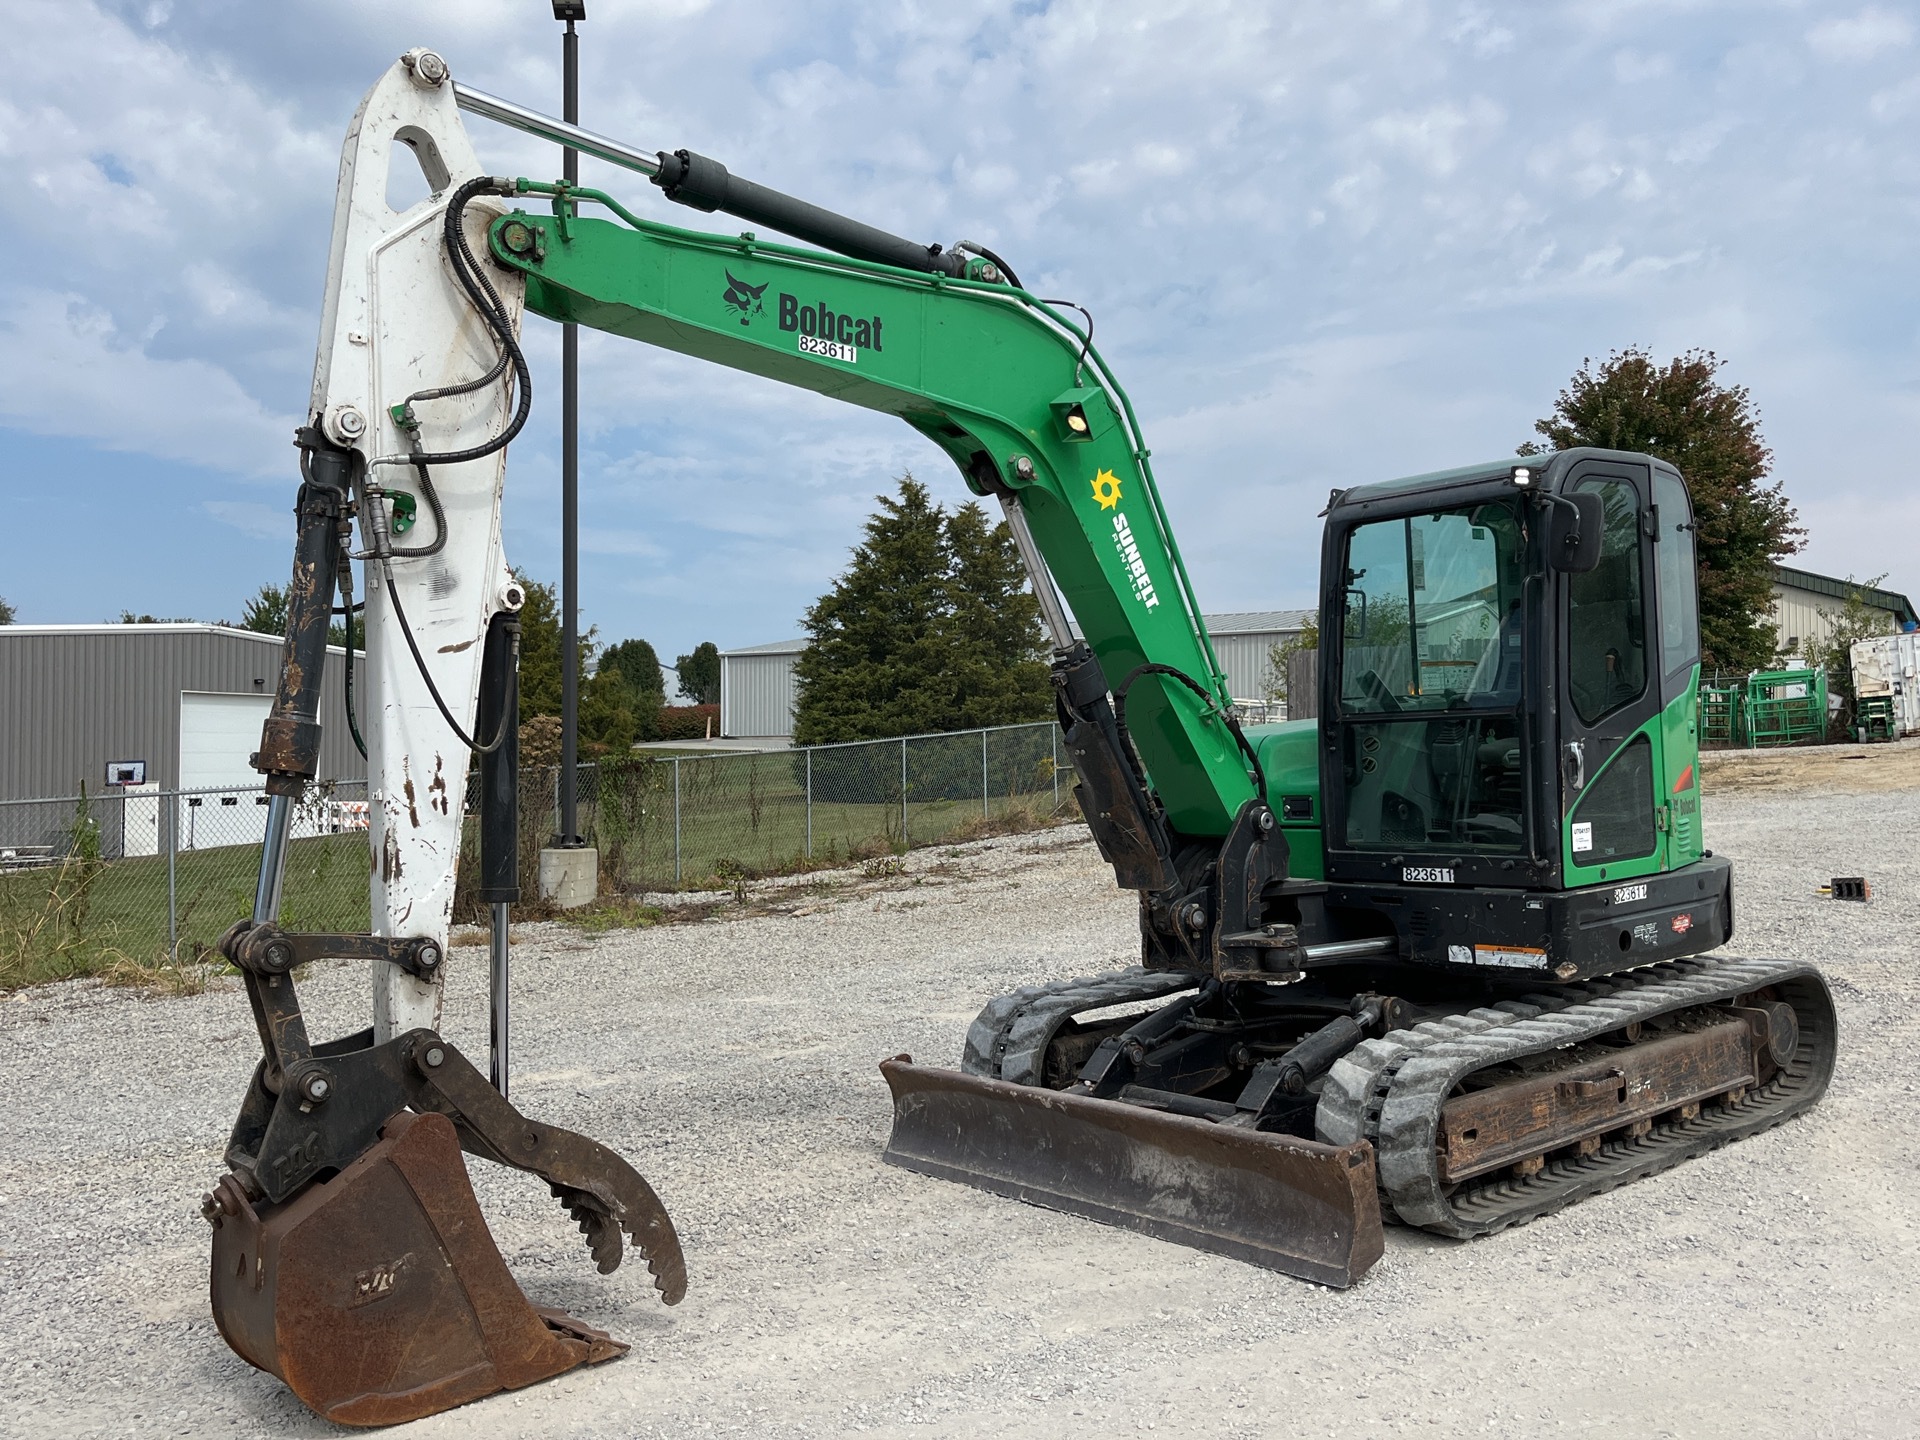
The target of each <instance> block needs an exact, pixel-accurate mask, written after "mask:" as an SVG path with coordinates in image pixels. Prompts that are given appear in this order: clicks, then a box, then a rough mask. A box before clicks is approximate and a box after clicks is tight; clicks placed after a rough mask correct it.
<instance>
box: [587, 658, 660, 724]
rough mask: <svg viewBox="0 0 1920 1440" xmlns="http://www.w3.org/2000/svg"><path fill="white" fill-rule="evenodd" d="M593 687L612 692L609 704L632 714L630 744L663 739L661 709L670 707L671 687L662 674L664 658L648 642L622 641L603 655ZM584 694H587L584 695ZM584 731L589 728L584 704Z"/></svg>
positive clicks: (608, 696) (608, 697) (630, 716)
mask: <svg viewBox="0 0 1920 1440" xmlns="http://www.w3.org/2000/svg"><path fill="white" fill-rule="evenodd" d="M593 683H594V684H595V685H596V686H600V687H602V688H606V689H607V690H608V694H607V697H606V698H607V700H608V702H610V703H612V704H613V705H614V707H615V708H618V709H625V710H626V711H628V712H629V715H628V718H629V721H630V724H629V725H628V726H627V729H629V730H630V731H631V733H630V734H628V735H627V737H626V738H627V742H628V743H631V742H632V741H633V740H635V739H641V740H654V739H658V738H659V735H660V707H661V706H662V705H664V704H666V703H667V685H666V681H665V680H664V679H663V678H662V677H661V674H660V657H659V656H658V655H657V654H655V653H654V648H653V646H651V645H649V644H648V643H647V642H646V641H645V640H622V641H621V642H620V643H619V644H618V645H609V646H608V647H607V648H606V649H604V650H602V651H601V652H600V660H599V663H598V664H597V665H596V666H595V668H594V676H593ZM583 693H584V692H583ZM582 703H583V709H582V716H583V718H582V720H581V722H580V723H581V728H582V729H585V728H586V720H585V718H584V715H585V709H584V701H583V702H582Z"/></svg>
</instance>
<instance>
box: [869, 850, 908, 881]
mask: <svg viewBox="0 0 1920 1440" xmlns="http://www.w3.org/2000/svg"><path fill="white" fill-rule="evenodd" d="M906 873H907V862H906V861H905V860H904V859H902V858H901V857H900V856H898V855H875V856H874V857H873V858H872V859H870V860H862V861H861V862H860V874H861V875H862V876H863V877H864V878H866V879H868V880H885V879H888V878H890V877H891V876H894V875H904V874H906Z"/></svg>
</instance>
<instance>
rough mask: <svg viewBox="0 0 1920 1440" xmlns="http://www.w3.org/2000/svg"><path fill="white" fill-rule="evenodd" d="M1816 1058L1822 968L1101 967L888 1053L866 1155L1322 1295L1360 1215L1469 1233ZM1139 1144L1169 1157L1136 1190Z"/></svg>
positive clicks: (1818, 1072) (1359, 1270)
mask: <svg viewBox="0 0 1920 1440" xmlns="http://www.w3.org/2000/svg"><path fill="white" fill-rule="evenodd" d="M1834 1048H1835V1022H1834V1012H1833V1004H1832V999H1831V997H1830V995H1829V993H1828V991H1827V988H1826V985H1825V983H1824V982H1823V981H1822V980H1821V978H1820V976H1819V974H1818V972H1816V971H1815V970H1814V969H1813V968H1812V967H1810V966H1807V965H1803V964H1798V963H1789V962H1782V961H1768V960H1743V959H1732V958H1712V959H1700V958H1694V959H1687V960H1681V961H1675V962H1669V963H1663V964H1656V965H1652V966H1648V967H1645V968H1643V969H1639V970H1635V971H1631V972H1628V973H1625V974H1621V975H1616V976H1613V977H1610V978H1607V979H1602V980H1596V981H1590V982H1587V983H1584V984H1577V985H1570V986H1559V987H1552V988H1543V987H1540V986H1539V985H1538V984H1537V982H1536V983H1535V984H1534V985H1531V986H1529V985H1528V984H1527V983H1526V982H1524V981H1507V982H1505V983H1502V982H1501V981H1500V980H1497V979H1494V978H1491V977H1488V978H1481V977H1469V978H1468V979H1465V980H1463V979H1461V978H1460V977H1459V976H1457V975H1454V974H1448V973H1446V972H1435V971H1432V970H1426V969H1423V968H1421V967H1413V966H1393V965H1378V964H1376V965H1364V966H1352V967H1344V968H1342V967H1336V968H1330V969H1322V970H1315V971H1312V972H1309V974H1308V975H1307V976H1306V977H1305V978H1303V979H1302V980H1300V981H1298V982H1297V983H1293V984H1272V983H1261V982H1222V981H1220V980H1218V979H1213V978H1203V977H1201V976H1197V975H1194V974H1191V973H1181V972H1164V971H1160V972H1156V971H1147V970H1123V971H1116V972H1113V973H1111V974H1108V975H1102V976H1098V977H1094V978H1091V979H1083V980H1070V981H1063V982H1060V983H1057V984H1053V985H1044V986H1029V987H1026V988H1024V989H1022V990H1020V991H1018V992H1016V993H1015V994H1012V995H1008V996H1003V997H1001V998H999V999H997V1000H995V1001H993V1002H992V1003H990V1004H989V1005H988V1006H987V1007H986V1008H985V1009H984V1010H983V1011H982V1012H981V1014H980V1017H979V1019H977V1020H976V1021H975V1022H974V1025H973V1027H972V1029H971V1030H970V1031H969V1033H968V1036H967V1042H966V1053H965V1057H964V1060H963V1066H964V1074H963V1075H954V1074H953V1073H952V1072H946V1071H936V1070H929V1069H921V1068H918V1067H914V1066H911V1065H910V1064H907V1063H905V1062H904V1060H901V1061H890V1062H888V1064H887V1065H886V1066H885V1067H883V1069H885V1070H886V1072H887V1074H888V1079H889V1082H890V1083H891V1084H892V1085H893V1087H894V1091H895V1099H896V1123H895V1128H894V1137H893V1141H892V1143H891V1144H890V1146H889V1148H888V1158H889V1159H890V1160H892V1161H893V1162H894V1163H896V1164H901V1165H905V1166H907V1167H908V1168H911V1169H915V1170H920V1171H923V1172H925V1173H931V1174H937V1175H942V1176H944V1177H946V1178H951V1179H960V1180H965V1181H967V1182H968V1183H971V1184H974V1185H978V1186H981V1187H983V1188H986V1189H990V1190H995V1191H998V1192H999V1193H1003V1194H1012V1195H1017V1196H1018V1197H1019V1198H1022V1199H1026V1200H1031V1201H1035V1202H1036V1203H1040V1204H1046V1205H1052V1206H1054V1207H1055V1208H1060V1209H1065V1210H1071V1211H1074V1212H1075V1213H1080V1214H1085V1215H1090V1216H1092V1217H1093V1218H1096V1219H1101V1220H1106V1221H1108V1222H1109V1223H1115V1224H1121V1225H1125V1226H1128V1227H1130V1228H1134V1229H1139V1230H1142V1231H1145V1232H1146V1233H1150V1234H1156V1235H1161V1236H1163V1237H1166V1238H1174V1239H1179V1240H1182V1241H1184V1242H1185V1243H1188V1244H1192V1245H1196V1246H1198V1247H1199V1248H1203V1249H1210V1250H1215V1251H1218V1252H1221V1253H1226V1254H1232V1255H1236V1256H1239V1257H1240V1258H1243V1259H1249V1260H1253V1261H1254V1262H1255V1263H1259V1264H1264V1265H1267V1266H1269V1267H1270V1268H1274V1269H1279V1270H1283V1271H1285V1272H1287V1273H1290V1274H1296V1275H1301V1276H1303V1277H1305V1278H1308V1279H1313V1280H1317V1281H1320V1282H1322V1283H1331V1284H1347V1283H1351V1282H1352V1281H1353V1280H1355V1279H1358V1278H1359V1276H1360V1275H1361V1274H1364V1273H1365V1270H1366V1268H1367V1267H1368V1266H1370V1265H1371V1264H1372V1263H1373V1261H1374V1260H1375V1259H1377V1258H1378V1255H1379V1253H1380V1246H1379V1240H1378V1226H1379V1223H1380V1221H1381V1220H1382V1219H1397V1220H1399V1221H1401V1222H1403V1223H1406V1224H1410V1225H1417V1226H1419V1227H1421V1228H1423V1229H1427V1230H1431V1231H1434V1232H1436V1233H1439V1234H1444V1235H1449V1236H1454V1237H1459V1238H1467V1237H1471V1236H1476V1235H1484V1234H1489V1233H1491V1232H1493V1231H1496V1230H1500V1229H1503V1228H1505V1227H1506V1226H1509V1225H1513V1224H1518V1223H1522V1222H1524V1221H1527V1220H1531V1219H1533V1218H1535V1217H1537V1216H1540V1215H1544V1214H1548V1213H1551V1212H1552V1211H1555V1210H1558V1209H1560V1208H1562V1207H1563V1206H1566V1205H1568V1204H1572V1203H1574V1202H1576V1201H1578V1200H1581V1199H1584V1198H1586V1197H1587V1196H1589V1195H1593V1194H1597V1193H1599V1192H1601V1191H1604V1190H1608V1189H1612V1188H1614V1187H1615V1186H1618V1185H1621V1184H1624V1183H1626V1182H1628V1181H1631V1180H1636V1179H1640V1178H1642V1177H1644V1176H1646V1175H1650V1174H1653V1173H1655V1172H1657V1171H1660V1170H1664V1169H1666V1168H1668V1167H1670V1166H1672V1165H1675V1164H1677V1163H1679V1162H1680V1161H1682V1160H1686V1159H1689V1158H1691V1157H1693V1156H1695V1155H1699V1154H1702V1153H1704V1152H1706V1151H1708V1150H1711V1149H1714V1148H1716V1147H1718V1146H1720V1145H1723V1144H1725V1143H1727V1142H1728V1141H1731V1140H1735V1139H1739V1138H1741V1137H1743V1136H1746V1135H1750V1134H1753V1133H1755V1132H1757V1131H1760V1130H1764V1129H1767V1128H1769V1127H1771V1126H1773V1125H1777V1124H1779V1123H1780V1122H1781V1121H1782V1120H1785V1119H1787V1118H1788V1117H1790V1116H1792V1115H1794V1114H1796V1113H1798V1112H1799V1111H1800V1110H1803V1109H1805V1108H1807V1107H1808V1106H1810V1105H1812V1104H1814V1103H1815V1102H1816V1101H1817V1100H1818V1099H1819V1098H1820V1096H1821V1095H1822V1094H1823V1093H1824V1091H1825V1089H1826V1086H1827V1082H1828V1079H1829V1077H1830V1076H1831V1073H1832V1069H1833V1059H1834ZM1023 1091H1024V1092H1026V1094H1025V1095H1022V1094H1021V1093H1020V1092H1023ZM1042 1096H1053V1097H1057V1098H1054V1099H1053V1100H1051V1101H1048V1100H1046V1099H1042V1098H1041V1097H1042ZM1209 1129H1210V1130H1211V1131H1213V1132H1214V1136H1215V1139H1214V1142H1213V1144H1212V1147H1211V1149H1210V1150H1208V1151H1207V1152H1206V1153H1205V1154H1204V1155H1203V1154H1201V1151H1200V1150H1199V1149H1197V1148H1196V1147H1198V1146H1202V1144H1203V1142H1202V1141H1201V1140H1200V1138H1199V1137H1200V1136H1201V1135H1202V1134H1203V1133H1204V1132H1206V1131H1207V1130H1209ZM982 1136H987V1137H989V1138H985V1139H983V1138H982ZM1166 1154H1172V1155H1175V1156H1185V1157H1188V1158H1189V1159H1191V1160H1192V1162H1193V1163H1192V1164H1190V1165H1188V1166H1187V1167H1186V1168H1185V1169H1184V1170H1183V1171H1181V1173H1179V1174H1178V1175H1174V1174H1173V1173H1172V1170H1169V1173H1168V1174H1167V1175H1160V1176H1156V1177H1154V1179H1153V1181H1152V1183H1147V1184H1143V1183H1142V1170H1141V1167H1142V1166H1143V1165H1145V1164H1147V1160H1148V1157H1149V1156H1152V1157H1153V1163H1154V1164H1163V1163H1164V1162H1163V1160H1162V1158H1161V1157H1162V1156H1164V1155H1166ZM1129 1167H1131V1168H1129ZM1173 1168H1175V1169H1177V1168H1178V1167H1177V1166H1176V1167H1173ZM1363 1174H1364V1176H1365V1178H1366V1179H1367V1180H1368V1181H1369V1182H1371V1184H1374V1185H1377V1187H1378V1190H1377V1197H1376V1195H1375V1194H1373V1193H1366V1194H1361V1193H1359V1192H1360V1187H1359V1186H1358V1185H1357V1184H1356V1183H1355V1182H1357V1181H1358V1180H1359V1179H1360V1178H1361V1176H1362V1175H1363ZM1303 1210H1304V1211H1306V1212H1310V1214H1311V1216H1312V1223H1303V1221H1302V1218H1301V1212H1302V1211H1303Z"/></svg>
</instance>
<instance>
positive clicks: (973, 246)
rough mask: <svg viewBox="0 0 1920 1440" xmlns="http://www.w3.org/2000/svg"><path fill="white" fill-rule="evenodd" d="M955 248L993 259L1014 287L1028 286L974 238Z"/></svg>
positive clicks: (1050, 302) (1044, 302) (1049, 302)
mask: <svg viewBox="0 0 1920 1440" xmlns="http://www.w3.org/2000/svg"><path fill="white" fill-rule="evenodd" d="M954 249H956V250H970V251H972V252H973V253H974V254H975V255H978V256H980V257H982V258H983V259H987V260H991V261H992V262H993V263H994V264H996V265H998V266H999V267H1000V273H1001V274H1002V275H1004V276H1006V277H1007V283H1008V284H1009V285H1011V286H1013V288H1014V289H1016V290H1024V289H1026V288H1027V287H1026V286H1024V285H1022V284H1021V283H1020V277H1019V276H1018V275H1016V274H1014V273H1013V267H1012V266H1011V265H1009V264H1007V262H1006V261H1004V260H1002V259H1001V258H1000V257H999V256H998V255H996V254H994V253H993V251H991V250H989V249H988V248H987V247H986V246H984V245H981V244H979V243H978V242H976V241H973V240H962V241H961V242H960V243H959V244H958V245H956V246H954ZM1040 303H1041V304H1043V305H1052V304H1055V303H1057V302H1055V301H1052V300H1043V301H1041V302H1040ZM1073 308H1074V309H1076V310H1079V309H1080V307H1079V306H1078V305H1076V306H1074V307H1073ZM1080 313H1081V314H1082V315H1085V314H1086V313H1087V312H1086V311H1084V310H1081V311H1080ZM1088 323H1089V324H1091V323H1092V321H1091V320H1089V321H1088Z"/></svg>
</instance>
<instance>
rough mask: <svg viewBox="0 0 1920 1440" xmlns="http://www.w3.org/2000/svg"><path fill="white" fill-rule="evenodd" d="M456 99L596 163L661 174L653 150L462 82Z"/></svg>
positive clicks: (455, 89)
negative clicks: (560, 118) (590, 157)
mask: <svg viewBox="0 0 1920 1440" xmlns="http://www.w3.org/2000/svg"><path fill="white" fill-rule="evenodd" d="M453 99H454V103H455V104H457V105H458V106H459V107H460V108H461V109H462V110H464V111H466V112H467V113H468V114H469V115H479V116H481V117H482V118H484V119H487V120H494V121H498V122H499V123H500V124H502V125H505V126H508V127H510V128H512V129H514V130H519V131H521V132H522V133H524V134H527V135H533V136H537V137H538V138H540V139H542V140H551V141H553V143H554V144H556V145H564V146H566V147H568V148H570V149H574V150H578V151H579V152H580V153H581V154H582V155H591V156H593V157H594V158H595V159H596V160H605V161H607V162H608V163H609V164H613V165H624V166H625V167H626V168H627V169H629V170H638V171H639V172H640V173H641V174H642V175H658V174H659V173H660V156H659V153H658V152H657V151H653V150H636V149H634V148H633V147H632V146H631V145H625V144H622V143H621V142H620V141H618V140H609V139H608V138H607V137H606V136H604V135H596V134H594V133H593V131H591V130H582V129H581V128H580V127H579V126H578V125H569V124H568V123H567V122H566V121H565V120H556V119H555V118H554V117H553V116H551V115H543V114H541V113H540V112H539V111H538V110H529V109H528V108H527V107H526V106H525V105H518V104H515V103H514V102H513V101H511V100H502V99H501V98H500V97H499V96H498V95H489V94H487V93H486V92H485V91H484V90H475V89H473V88H472V87H471V86H469V85H462V84H461V83H460V82H459V81H457V80H456V81H454V83H453Z"/></svg>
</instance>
